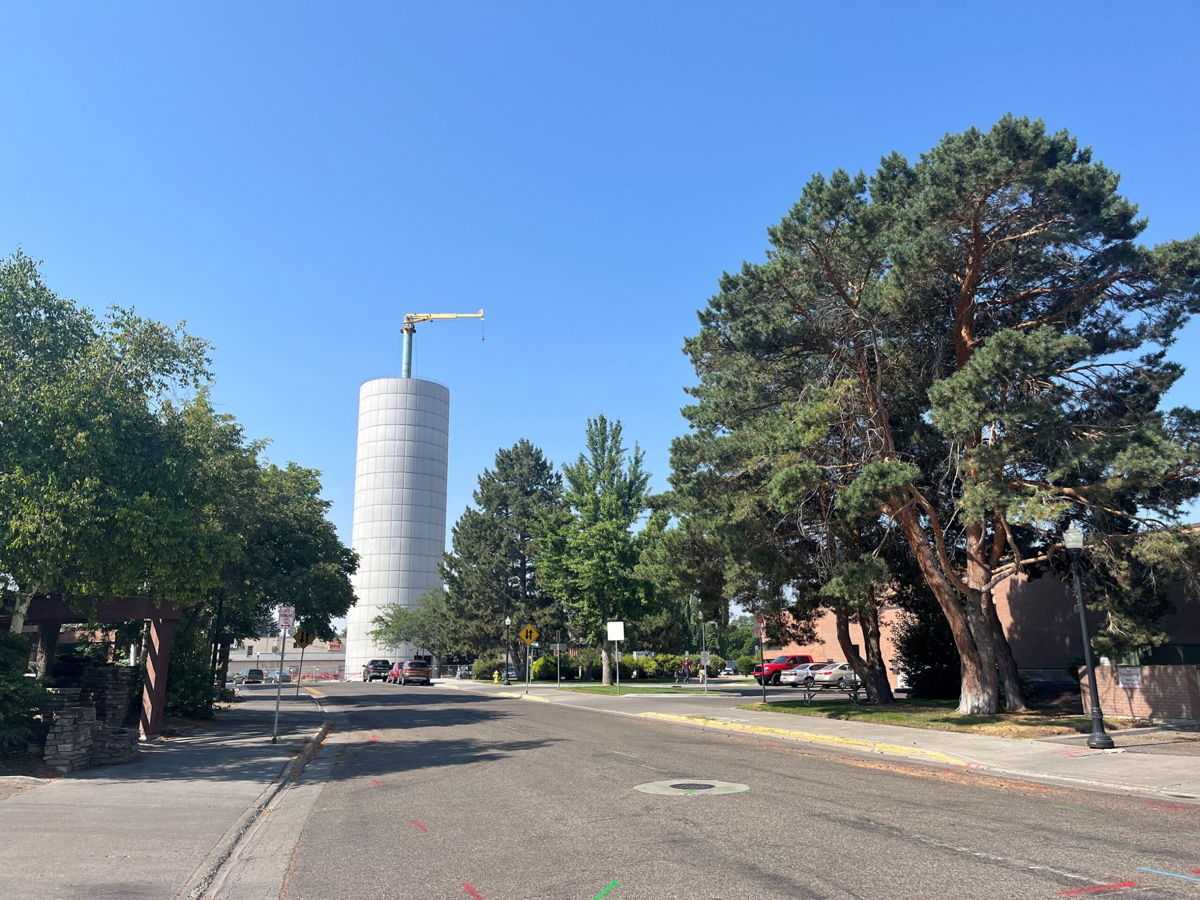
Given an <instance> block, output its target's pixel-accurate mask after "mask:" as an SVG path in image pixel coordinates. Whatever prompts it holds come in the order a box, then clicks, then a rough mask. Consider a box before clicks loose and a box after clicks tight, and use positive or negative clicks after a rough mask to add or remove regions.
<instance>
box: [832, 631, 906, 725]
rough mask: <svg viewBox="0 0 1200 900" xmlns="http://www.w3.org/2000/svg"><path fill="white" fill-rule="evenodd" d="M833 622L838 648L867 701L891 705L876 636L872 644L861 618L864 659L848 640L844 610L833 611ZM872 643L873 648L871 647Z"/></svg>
mask: <svg viewBox="0 0 1200 900" xmlns="http://www.w3.org/2000/svg"><path fill="white" fill-rule="evenodd" d="M833 616H834V622H835V623H836V625H837V639H838V646H839V647H841V649H842V654H843V655H844V656H845V657H846V662H848V663H850V665H851V667H853V669H854V672H855V674H856V675H858V677H859V680H860V681H861V682H862V686H863V688H865V689H866V692H867V699H868V700H869V701H870V702H872V703H891V702H892V701H893V700H894V699H895V698H894V697H893V696H892V688H891V685H890V684H888V680H887V671H886V670H885V669H884V668H883V654H882V653H881V652H880V649H879V641H878V635H876V640H875V641H874V642H872V641H871V639H870V638H869V637H868V631H869V627H870V626H869V625H867V624H866V623H864V622H863V621H862V620H861V618H860V621H859V624H860V627H861V628H862V632H863V644H864V646H865V647H866V650H867V655H866V658H865V659H864V658H863V656H862V655H860V654H859V652H858V650H857V649H855V646H854V642H853V641H851V640H850V615H849V613H847V612H846V611H845V610H840V609H837V610H834V613H833ZM872 643H873V645H874V646H872Z"/></svg>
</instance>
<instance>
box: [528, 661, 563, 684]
mask: <svg viewBox="0 0 1200 900" xmlns="http://www.w3.org/2000/svg"><path fill="white" fill-rule="evenodd" d="M557 673H558V666H557V665H555V662H554V657H553V656H539V657H538V658H537V659H535V660H534V661H533V680H534V681H553V680H554V679H555V677H556V676H557Z"/></svg>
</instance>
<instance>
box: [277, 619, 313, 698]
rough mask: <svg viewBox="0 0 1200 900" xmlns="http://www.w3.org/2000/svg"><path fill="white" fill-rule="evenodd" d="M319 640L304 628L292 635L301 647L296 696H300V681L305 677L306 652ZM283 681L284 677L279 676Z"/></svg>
mask: <svg viewBox="0 0 1200 900" xmlns="http://www.w3.org/2000/svg"><path fill="white" fill-rule="evenodd" d="M316 639H317V636H316V635H315V634H313V633H312V632H310V631H305V630H304V629H303V628H297V629H296V633H295V634H293V635H292V640H293V641H295V642H296V644H297V645H299V647H300V667H299V668H298V669H297V670H296V696H297V697H299V696H300V679H302V678H303V677H304V651H305V650H306V649H307V648H308V645H309V644H311V643H312V642H313V641H315V640H316ZM279 677H280V679H281V680H282V678H283V676H282V675H280V676H279Z"/></svg>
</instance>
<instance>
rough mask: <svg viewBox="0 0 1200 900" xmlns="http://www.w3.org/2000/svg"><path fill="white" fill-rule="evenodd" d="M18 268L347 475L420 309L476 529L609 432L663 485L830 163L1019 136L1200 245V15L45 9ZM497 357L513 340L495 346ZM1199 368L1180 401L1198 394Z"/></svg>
mask: <svg viewBox="0 0 1200 900" xmlns="http://www.w3.org/2000/svg"><path fill="white" fill-rule="evenodd" d="M3 22H4V30H5V33H6V37H5V41H4V44H5V48H4V53H3V54H2V55H0V80H2V83H3V84H4V85H5V98H4V103H3V122H4V128H3V131H4V139H3V141H0V172H2V173H3V175H2V181H0V184H2V185H3V194H2V195H0V196H2V200H3V203H2V206H0V209H2V211H3V215H2V216H0V253H3V254H8V253H10V252H12V251H13V250H14V249H16V248H17V247H21V248H23V249H24V250H25V251H26V252H27V253H29V254H30V255H31V256H33V257H35V258H41V259H43V260H45V265H44V269H43V271H44V273H45V275H46V277H47V280H48V282H49V284H50V286H51V287H52V288H53V289H55V290H56V291H58V292H59V293H60V294H63V295H66V296H70V297H74V298H76V299H78V300H81V301H83V302H85V303H88V304H89V305H92V306H96V307H104V306H107V305H109V304H122V305H133V306H135V307H136V308H137V309H138V310H139V312H141V313H142V314H144V315H146V316H150V317H152V318H156V319H160V320H164V321H168V322H172V323H174V322H177V321H179V320H182V319H186V320H187V322H188V327H189V330H191V331H192V332H193V333H194V334H197V335H199V336H201V337H203V338H206V339H207V340H209V341H211V342H212V343H213V344H214V345H215V353H214V362H215V372H216V382H215V399H216V401H217V403H218V405H219V407H220V408H221V409H223V410H224V411H227V412H230V413H233V414H234V415H235V416H237V418H238V419H239V420H240V421H241V422H242V423H243V424H244V425H245V427H246V429H247V431H248V434H249V435H250V436H251V437H266V438H270V439H272V440H273V442H274V443H273V445H272V448H271V449H270V451H269V454H270V457H271V458H272V459H273V460H274V461H276V462H280V463H282V462H285V461H286V460H295V461H297V462H299V463H301V464H303V465H307V466H312V467H314V468H318V469H320V470H321V471H322V472H323V473H324V484H325V493H326V496H327V497H328V498H329V499H330V500H332V501H333V503H334V507H333V517H334V520H335V522H336V523H337V525H338V527H339V530H340V531H341V533H342V535H343V537H344V539H345V540H347V541H349V538H350V520H351V509H352V495H353V480H354V451H355V423H356V414H357V396H358V386H359V384H360V382H362V381H364V380H366V379H369V378H376V377H380V376H389V375H397V374H399V354H400V324H401V318H402V316H403V315H404V313H406V312H469V311H474V310H476V309H478V308H480V307H483V308H484V309H485V310H486V315H487V319H486V322H485V323H484V325H483V326H482V327H481V325H480V323H479V322H478V321H474V320H464V321H458V322H442V323H436V324H433V325H428V326H425V327H424V328H421V329H420V330H419V331H418V333H417V336H416V356H415V366H414V374H415V375H417V376H418V377H422V378H428V379H431V380H434V381H440V382H442V383H444V384H446V385H448V386H449V387H450V389H451V391H452V423H451V429H452V433H451V461H450V500H449V510H448V524H450V523H453V522H454V520H455V519H457V517H458V516H459V515H460V514H461V512H462V510H463V508H464V507H465V506H466V505H467V503H469V502H470V495H471V491H472V489H473V488H474V486H475V480H476V477H477V476H478V474H479V473H480V472H481V471H482V469H483V468H484V467H485V466H488V465H490V464H491V462H492V460H493V458H494V455H495V452H496V450H497V449H498V448H500V447H506V446H510V445H511V444H513V443H514V442H516V441H517V440H518V439H520V438H522V437H527V438H529V439H530V440H531V441H533V442H534V443H535V444H537V445H538V446H540V447H541V448H542V449H543V450H544V451H545V452H546V454H547V455H548V456H549V457H550V458H551V459H552V460H553V461H554V462H555V463H562V462H563V461H565V460H569V459H573V458H574V457H575V456H576V455H577V454H578V453H579V451H580V449H581V447H582V439H583V431H584V424H585V421H586V419H587V418H588V417H589V416H594V415H596V414H597V413H600V412H603V413H605V414H606V415H608V416H609V417H610V418H618V419H621V420H622V421H623V422H624V424H625V432H626V436H627V438H628V440H629V442H630V443H632V442H633V441H637V442H639V443H640V444H641V445H642V447H643V448H644V449H645V450H646V454H647V464H648V467H649V468H650V470H651V471H652V472H653V474H654V487H656V488H663V487H665V486H666V476H667V474H668V446H669V443H670V441H671V439H672V438H673V437H674V436H676V435H678V434H680V433H682V431H683V430H684V423H683V420H682V418H681V417H680V416H679V407H680V406H681V405H683V404H684V403H685V402H686V398H685V396H684V394H683V391H682V388H683V386H684V385H685V384H689V383H691V382H692V381H693V378H694V375H693V373H692V371H691V369H690V367H689V365H688V364H687V360H686V359H685V357H684V356H683V355H682V353H681V345H682V342H683V340H684V338H685V336H688V335H690V334H693V333H695V331H696V330H697V323H696V316H695V313H696V310H697V309H699V308H701V307H703V306H704V304H705V303H706V301H707V299H708V297H709V296H710V295H711V294H712V293H713V292H714V290H715V286H716V279H717V278H718V276H719V275H720V274H721V272H722V270H725V269H735V268H737V267H738V266H739V265H740V264H741V262H742V260H744V259H754V260H757V259H761V257H762V254H763V250H764V248H765V246H766V238H765V230H766V228H767V226H768V225H770V224H772V223H774V222H776V221H778V219H779V218H780V217H781V216H782V215H783V214H784V213H785V212H786V211H787V209H788V208H789V207H790V205H791V204H792V203H793V202H794V201H795V199H796V198H797V197H798V195H799V191H800V188H801V186H802V185H803V184H804V182H805V181H806V180H807V179H808V178H809V177H810V176H811V175H812V174H813V173H814V172H818V171H824V172H828V171H829V170H831V169H833V168H836V167H839V166H840V167H845V168H850V169H858V168H866V169H871V168H873V167H874V166H875V164H876V163H877V162H878V160H879V157H880V156H881V155H883V154H884V153H886V152H888V151H891V150H893V149H896V150H899V151H901V152H903V153H905V154H907V155H909V156H910V157H913V156H915V155H917V154H918V153H920V152H921V151H923V150H926V149H928V148H929V147H931V146H932V145H933V144H934V143H935V142H936V141H937V140H938V139H939V138H940V137H941V136H942V135H943V134H945V133H946V132H948V131H959V130H961V129H963V128H966V127H968V126H971V125H978V126H980V127H987V126H989V125H990V124H991V123H992V122H994V121H995V120H996V119H997V118H999V117H1000V116H1001V115H1003V114H1004V113H1006V112H1009V111H1011V112H1014V113H1016V114H1018V115H1029V116H1040V117H1042V118H1044V119H1045V120H1046V121H1047V123H1048V124H1049V125H1050V126H1051V127H1052V128H1055V129H1057V128H1063V127H1065V128H1068V129H1069V130H1070V131H1072V132H1073V133H1074V134H1075V135H1076V136H1077V137H1078V138H1079V139H1080V140H1081V141H1082V142H1083V143H1084V144H1089V145H1091V146H1093V147H1094V148H1095V151H1096V155H1097V156H1098V158H1100V159H1102V160H1104V161H1105V162H1106V163H1107V164H1108V165H1110V166H1111V167H1112V168H1114V169H1116V170H1117V171H1119V172H1121V173H1122V174H1123V181H1122V189H1123V191H1124V192H1125V193H1126V195H1127V196H1129V197H1130V198H1131V199H1132V200H1134V201H1135V202H1136V203H1138V204H1139V205H1140V207H1141V210H1142V213H1143V214H1144V215H1146V216H1148V217H1149V219H1150V229H1149V231H1148V233H1147V235H1146V239H1147V240H1148V241H1150V242H1157V241H1161V240H1166V239H1170V238H1180V237H1187V236H1190V235H1191V234H1193V233H1195V232H1196V231H1198V230H1200V222H1198V219H1200V217H1198V216H1197V212H1196V211H1197V210H1200V165H1198V164H1197V154H1196V144H1197V139H1198V138H1200V123H1198V116H1200V103H1198V102H1197V88H1198V87H1200V77H1198V74H1200V72H1198V70H1200V61H1198V60H1200V54H1198V53H1197V50H1196V47H1197V43H1196V41H1197V34H1200V4H1196V3H1195V2H1177V3H1169V2H1139V3H1136V4H1127V3H1104V2H1098V0H1092V2H1086V3H1083V2H1081V3H1066V2H1054V3H1046V2H1036V3H962V2H954V3H939V4H934V3H927V4H917V3H908V4H897V3H891V2H889V3H805V2H799V0H792V2H783V3H775V2H756V3H731V2H718V3H714V2H697V0H686V2H675V0H653V2H632V0H629V2H617V3H612V2H607V3H600V2H562V0H553V2H505V3H500V2H488V3H483V2H457V3H453V2H452V3H423V4H417V3H400V2H362V0H360V2H354V3H344V4H335V3H333V2H326V3H313V2H308V3H305V2H286V3H275V2H260V0H256V2H251V3H242V2H237V3H235V2H205V3H197V2H193V3H162V2H155V3H135V2H124V3H117V2H108V3H95V2H90V0H88V2H77V3H65V2H62V3H54V2H30V3H20V4H18V3H9V4H6V6H5V11H4V17H3ZM481 336H486V340H483V341H481V340H480V338H481ZM1174 355H1175V356H1176V357H1177V358H1178V359H1180V360H1182V361H1183V362H1185V363H1189V364H1194V366H1193V371H1192V372H1190V373H1189V375H1188V377H1187V380H1186V382H1184V383H1182V384H1181V385H1180V386H1179V387H1178V388H1177V389H1176V391H1175V392H1174V396H1173V397H1172V399H1173V400H1174V401H1176V402H1186V403H1189V404H1192V405H1200V363H1196V360H1197V358H1200V323H1192V324H1191V325H1190V326H1189V329H1188V332H1187V334H1186V335H1185V338H1184V340H1182V341H1181V342H1180V344H1179V345H1178V346H1177V348H1176V351H1175V354H1174Z"/></svg>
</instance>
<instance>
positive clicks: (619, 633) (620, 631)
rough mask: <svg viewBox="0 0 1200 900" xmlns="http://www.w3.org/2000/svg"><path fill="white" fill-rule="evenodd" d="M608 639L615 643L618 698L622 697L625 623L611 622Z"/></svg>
mask: <svg viewBox="0 0 1200 900" xmlns="http://www.w3.org/2000/svg"><path fill="white" fill-rule="evenodd" d="M608 639H609V640H610V641H612V642H613V648H614V650H615V653H614V654H613V655H614V656H615V657H616V666H617V696H618V697H620V696H621V641H623V640H625V623H624V622H609V623H608Z"/></svg>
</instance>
